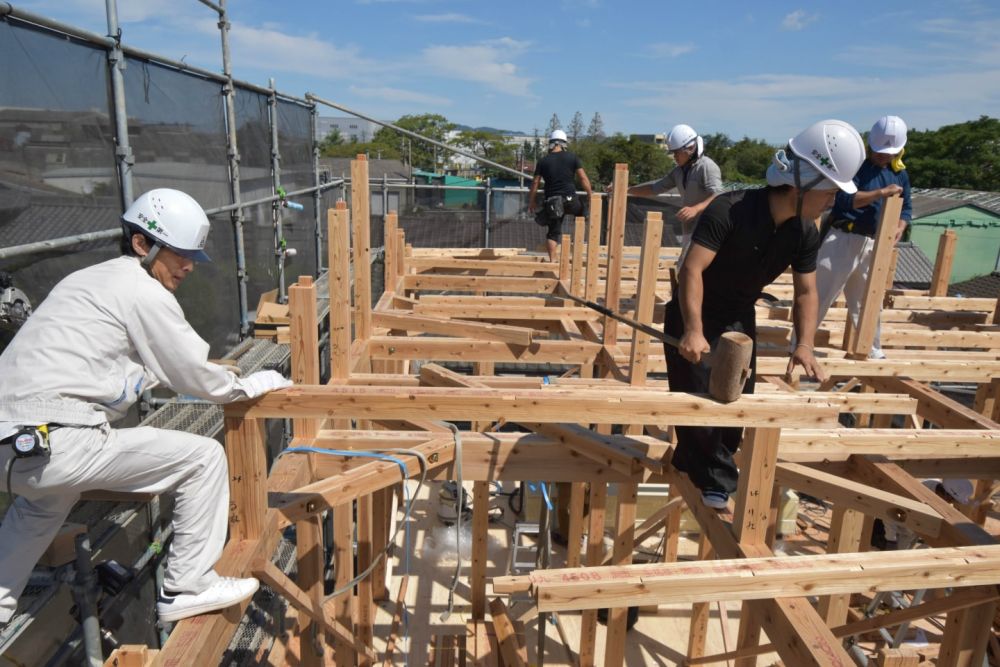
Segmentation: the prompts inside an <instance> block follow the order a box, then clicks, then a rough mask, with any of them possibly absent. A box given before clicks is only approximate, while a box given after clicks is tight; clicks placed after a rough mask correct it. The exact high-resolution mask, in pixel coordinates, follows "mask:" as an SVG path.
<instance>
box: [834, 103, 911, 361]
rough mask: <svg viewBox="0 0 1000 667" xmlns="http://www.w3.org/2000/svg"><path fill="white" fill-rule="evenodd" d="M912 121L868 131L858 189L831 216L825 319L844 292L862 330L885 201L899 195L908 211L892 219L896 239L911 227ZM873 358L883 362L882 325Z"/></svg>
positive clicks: (889, 120) (883, 121) (887, 120)
mask: <svg viewBox="0 0 1000 667" xmlns="http://www.w3.org/2000/svg"><path fill="white" fill-rule="evenodd" d="M905 145H906V123H904V122H903V119H902V118H900V117H899V116H882V117H881V118H879V119H878V121H876V123H875V125H873V126H872V129H871V132H869V133H868V148H869V152H868V157H867V158H866V159H865V161H864V163H862V165H861V168H860V169H859V170H858V173H857V174H855V176H854V179H853V180H854V184H855V186H857V189H858V191H857V192H856V193H854V194H847V193H844V192H841V193H839V194H838V195H837V201H836V203H835V204H834V206H833V211H832V212H831V213H830V231H829V233H828V234H827V235H826V237H825V238H824V239H823V245H822V246H821V247H820V249H819V258H818V260H817V265H816V288H817V289H818V290H819V319H820V321H821V322H822V321H823V318H824V317H826V312H827V311H828V310H829V309H830V306H832V305H833V302H834V301H836V299H837V296H838V295H839V294H840V292H841V290H843V292H844V300H845V301H846V302H847V312H848V316H849V317H850V318H851V323H852V324H853V326H855V327H857V326H858V318H859V317H860V316H861V303H862V301H863V300H864V296H865V291H866V290H867V287H868V274H869V273H870V272H871V267H872V256H873V255H874V252H875V235H876V233H877V231H878V224H879V220H880V219H881V217H882V206H883V202H884V200H885V199H886V198H887V197H892V196H894V195H899V196H900V197H902V198H903V208H902V210H901V211H900V215H899V219H898V220H887V221H886V224H888V225H893V226H894V227H895V241H896V242H899V240H900V239H901V238H902V237H903V234H904V233H905V232H906V228H907V226H908V225H909V224H910V218H911V217H912V213H913V207H912V205H911V203H910V177H909V176H908V175H907V173H906V167H905V166H904V165H903V160H902V157H903V147H904V146H905ZM868 356H869V357H871V358H873V359H882V358H884V357H885V353H884V352H882V344H881V326H878V324H877V326H876V329H875V340H874V343H873V344H872V348H871V350H870V351H869V353H868Z"/></svg>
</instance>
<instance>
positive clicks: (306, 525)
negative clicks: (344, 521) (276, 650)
mask: <svg viewBox="0 0 1000 667" xmlns="http://www.w3.org/2000/svg"><path fill="white" fill-rule="evenodd" d="M295 555H296V559H297V562H298V584H299V588H300V589H302V592H303V593H304V595H305V596H306V597H307V598H308V599H309V600H311V602H312V608H313V609H322V607H323V582H324V576H323V567H324V564H325V562H326V559H325V558H324V554H323V526H322V524H321V522H320V517H318V516H316V517H310V518H308V519H305V520H304V521H299V522H298V523H296V524H295ZM300 627H301V633H300V637H301V640H300V643H299V657H300V660H301V664H302V665H303V667H316V666H317V665H322V664H323V653H322V648H323V645H324V644H325V642H324V641H323V629H322V627H321V628H320V629H319V631H318V633H317V635H316V641H317V643H318V646H317V644H314V643H313V641H311V640H312V639H313V630H312V627H311V624H302V625H300ZM317 648H319V649H320V650H319V651H317Z"/></svg>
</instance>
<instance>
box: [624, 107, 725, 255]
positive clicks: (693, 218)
mask: <svg viewBox="0 0 1000 667" xmlns="http://www.w3.org/2000/svg"><path fill="white" fill-rule="evenodd" d="M667 149H668V150H669V151H670V152H671V153H672V154H673V156H674V160H675V161H676V162H677V166H676V167H674V168H673V169H672V170H671V171H670V173H669V174H667V175H666V176H664V177H663V178H661V179H660V180H658V181H653V182H651V183H643V184H641V185H635V186H633V187H631V188H629V190H628V193H629V194H630V195H635V196H637V197H654V196H656V195H658V194H660V193H661V192H666V191H667V190H671V189H673V188H676V189H677V192H678V193H679V194H680V196H681V209H680V210H679V211H677V220H679V221H680V223H681V239H680V241H681V248H682V250H681V253H682V255H683V253H684V250H686V249H687V246H688V243H689V242H690V240H691V234H692V232H694V226H695V224H696V223H697V222H698V216H699V215H701V212H702V211H703V210H705V207H706V206H708V204H709V202H711V201H712V200H713V199H714V198H715V196H716V195H717V194H719V193H721V192H722V191H723V188H722V172H721V171H720V170H719V165H717V164H715V161H714V160H712V158H710V157H708V156H707V155H705V141H704V139H702V138H701V136H699V135H698V133H697V132H695V131H694V129H693V128H692V127H691V126H690V125H675V126H674V128H673V129H672V130H670V133H669V134H668V135H667Z"/></svg>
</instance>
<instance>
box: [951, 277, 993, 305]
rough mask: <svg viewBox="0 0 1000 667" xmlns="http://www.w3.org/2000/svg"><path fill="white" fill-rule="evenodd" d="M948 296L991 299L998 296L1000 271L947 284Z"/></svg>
mask: <svg viewBox="0 0 1000 667" xmlns="http://www.w3.org/2000/svg"><path fill="white" fill-rule="evenodd" d="M948 296H964V297H968V298H983V299H993V298H996V297H1000V272H997V271H994V272H993V273H991V274H989V275H986V276H978V277H976V278H970V279H969V280H965V281H963V282H960V283H955V284H954V285H949V286H948Z"/></svg>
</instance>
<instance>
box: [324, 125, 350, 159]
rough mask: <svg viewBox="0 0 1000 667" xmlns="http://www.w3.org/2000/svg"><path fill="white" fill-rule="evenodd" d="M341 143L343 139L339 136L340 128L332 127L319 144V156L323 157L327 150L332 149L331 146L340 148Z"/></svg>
mask: <svg viewBox="0 0 1000 667" xmlns="http://www.w3.org/2000/svg"><path fill="white" fill-rule="evenodd" d="M343 143H344V137H342V136H341V135H340V128H339V127H334V128H333V129H332V130H330V131H329V132H328V133H327V135H326V136H325V137H324V138H323V141H321V142H320V143H319V152H320V154H323V155H325V154H326V150H327V148H332V147H333V146H340V145H341V144H343Z"/></svg>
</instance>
